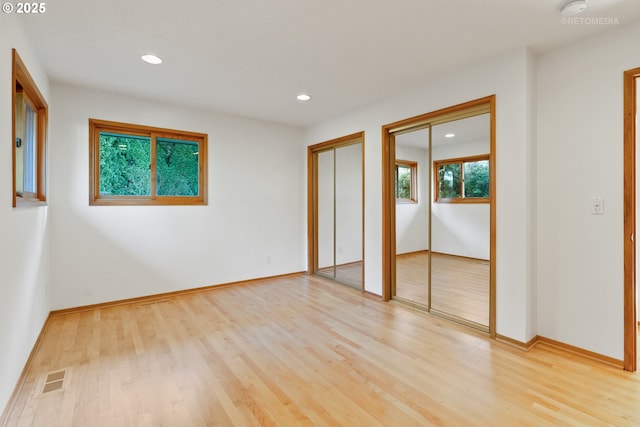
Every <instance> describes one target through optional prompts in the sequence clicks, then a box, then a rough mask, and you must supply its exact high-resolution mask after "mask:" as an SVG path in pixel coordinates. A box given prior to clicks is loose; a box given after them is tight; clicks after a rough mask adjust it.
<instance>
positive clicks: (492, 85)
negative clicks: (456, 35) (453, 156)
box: [301, 48, 535, 341]
mask: <svg viewBox="0 0 640 427" xmlns="http://www.w3.org/2000/svg"><path fill="white" fill-rule="evenodd" d="M530 61H531V56H530V54H529V52H528V51H527V49H524V48H522V49H517V50H514V51H511V52H508V53H505V54H503V55H500V56H498V57H495V58H489V59H487V60H486V61H483V62H481V63H478V64H474V65H470V66H468V67H464V68H463V69H461V70H458V71H455V72H451V73H448V74H447V75H441V76H435V77H434V76H425V81H426V83H425V84H424V85H421V86H417V87H416V88H415V89H414V90H413V91H411V92H408V93H404V94H399V95H398V96H397V97H395V98H392V99H388V100H385V101H383V102H380V103H378V104H375V105H372V106H369V107H365V108H362V109H361V110H358V111H355V112H353V113H351V114H347V115H344V116H342V117H338V118H335V119H333V120H331V121H328V122H326V123H322V124H319V125H317V126H314V127H312V128H310V129H309V130H308V131H307V133H306V138H305V141H306V145H311V144H314V143H317V142H321V141H326V140H329V139H332V138H337V137H340V136H344V135H348V134H351V133H354V132H358V131H361V130H362V129H364V130H365V277H366V283H365V288H366V290H367V291H369V292H372V293H376V294H381V293H382V277H381V276H382V274H381V273H382V271H381V268H380V265H381V261H382V200H381V186H382V176H381V174H382V166H381V164H382V162H381V158H382V146H381V132H380V127H381V126H382V125H384V124H387V123H392V122H394V121H397V120H401V119H405V118H408V117H413V116H415V115H418V114H423V113H426V112H430V111H435V110H437V109H440V108H444V107H448V106H451V105H455V104H459V103H462V102H465V101H469V100H472V99H477V98H480V97H484V96H488V95H491V94H496V97H497V98H496V100H497V101H496V109H497V122H496V126H497V141H496V143H497V168H496V174H497V183H496V184H497V207H496V208H497V272H496V274H497V319H496V320H497V332H498V333H499V334H502V335H505V336H508V337H511V338H513V339H516V340H519V341H528V340H529V339H531V338H532V337H533V335H531V334H532V330H534V329H535V328H534V327H532V326H531V325H529V324H528V322H529V321H530V319H531V318H532V317H531V315H530V314H529V313H528V312H529V311H530V310H531V309H532V307H534V306H535V304H532V303H531V302H530V301H528V298H530V286H531V283H530V281H529V277H528V275H527V273H528V271H529V270H530V266H529V262H530V257H529V253H528V249H527V248H528V247H529V244H530V241H529V240H530V238H531V236H530V234H529V229H528V227H529V223H528V214H527V212H528V210H529V209H533V207H532V206H531V199H530V197H529V196H530V195H529V194H528V182H527V180H528V177H529V169H530V167H531V165H530V161H529V159H528V156H527V154H528V150H529V145H530V144H531V143H532V141H531V130H530V129H529V127H528V122H529V121H530V120H531V117H530V116H529V110H530V108H529V105H528V104H529V99H528V97H527V95H528V88H529V83H530V81H529V78H530V76H529V75H528V70H529V67H530ZM301 152H302V151H301Z"/></svg>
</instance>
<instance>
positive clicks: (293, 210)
mask: <svg viewBox="0 0 640 427" xmlns="http://www.w3.org/2000/svg"><path fill="white" fill-rule="evenodd" d="M51 98H52V104H53V105H54V106H55V108H52V114H51V119H50V126H51V138H50V140H51V144H50V155H51V203H50V213H51V239H52V242H53V244H54V246H55V251H53V254H52V269H51V273H52V295H51V302H52V307H53V309H61V308H65V307H75V306H82V305H87V304H95V303H100V302H104V301H113V300H119V299H124V298H131V297H138V296H143V295H150V294H157V293H162V292H169V291H175V290H180V289H188V288H195V287H201V286H208V285H215V284H220V283H226V282H233V281H240V280H246V279H252V278H258V277H265V276H272V275H278V274H284V273H291V272H298V271H302V270H305V269H306V267H305V258H304V240H303V238H302V237H301V236H303V235H304V234H303V221H302V218H303V217H302V213H303V212H304V210H305V203H304V200H306V199H303V194H304V188H305V187H306V185H305V181H304V180H302V179H300V177H301V176H302V175H303V173H304V169H305V167H306V163H305V161H304V160H303V159H302V158H301V157H300V155H299V151H300V141H301V139H302V136H303V133H302V131H301V130H300V129H297V128H292V127H286V126H282V125H276V124H269V123H265V122H260V121H256V120H250V119H245V118H240V117H234V116H229V115H224V114H216V113H210V112H205V111H200V110H193V109H186V108H180V107H176V106H171V105H162V104H159V103H157V102H152V101H145V100H139V99H134V98H130V97H125V96H120V95H115V94H112V93H107V92H99V91H95V90H87V89H81V88H76V87H72V86H67V85H59V84H54V85H52V97H51ZM90 117H91V118H97V119H104V120H114V121H121V122H126V123H135V124H143V125H149V126H159V127H165V128H171V129H179V130H188V131H194V132H202V133H207V134H208V135H209V152H208V153H209V204H208V206H124V207H123V206H89V204H88V197H89V196H88V190H89V184H88V174H89V172H88V158H89V154H88V147H89V142H88V119H89V118H90ZM267 256H270V257H271V263H267V262H266V259H267Z"/></svg>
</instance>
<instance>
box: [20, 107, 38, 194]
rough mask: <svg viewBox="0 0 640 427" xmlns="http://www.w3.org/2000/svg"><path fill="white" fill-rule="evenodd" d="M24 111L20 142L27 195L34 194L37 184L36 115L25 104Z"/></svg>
mask: <svg viewBox="0 0 640 427" xmlns="http://www.w3.org/2000/svg"><path fill="white" fill-rule="evenodd" d="M24 105H25V109H24V138H23V141H22V147H23V153H22V154H23V156H24V157H23V162H24V169H23V173H24V176H23V180H24V187H23V188H24V191H25V192H27V193H35V192H36V182H37V176H36V171H37V167H36V166H37V164H36V132H37V130H36V129H37V114H36V112H35V111H34V110H33V109H32V108H31V106H30V105H29V103H27V102H25V103H24Z"/></svg>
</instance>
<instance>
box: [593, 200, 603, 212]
mask: <svg viewBox="0 0 640 427" xmlns="http://www.w3.org/2000/svg"><path fill="white" fill-rule="evenodd" d="M591 215H604V199H603V198H602V197H594V198H593V200H592V201H591Z"/></svg>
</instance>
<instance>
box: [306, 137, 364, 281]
mask: <svg viewBox="0 0 640 427" xmlns="http://www.w3.org/2000/svg"><path fill="white" fill-rule="evenodd" d="M307 158H308V174H309V182H308V213H309V214H308V229H309V260H308V262H309V264H308V265H309V272H310V273H311V274H314V275H318V276H321V277H324V278H327V279H330V280H333V281H335V282H338V283H341V284H343V285H347V286H350V287H353V288H356V289H359V290H362V291H363V292H364V132H359V133H355V134H352V135H347V136H345V137H342V138H337V139H333V140H330V141H326V142H322V143H319V144H316V145H312V146H310V147H308V150H307Z"/></svg>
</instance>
